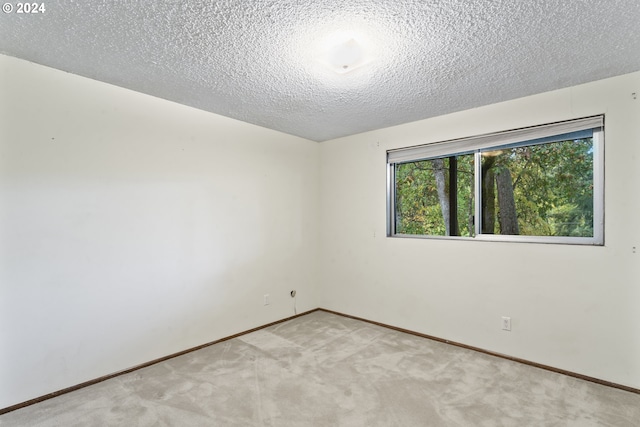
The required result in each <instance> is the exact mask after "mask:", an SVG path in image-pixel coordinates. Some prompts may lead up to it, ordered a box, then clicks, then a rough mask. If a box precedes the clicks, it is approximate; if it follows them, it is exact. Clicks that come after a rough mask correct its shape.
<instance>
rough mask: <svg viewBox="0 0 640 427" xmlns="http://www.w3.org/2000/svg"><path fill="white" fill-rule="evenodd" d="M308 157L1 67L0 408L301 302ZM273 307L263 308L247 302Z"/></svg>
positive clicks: (267, 140)
mask: <svg viewBox="0 0 640 427" xmlns="http://www.w3.org/2000/svg"><path fill="white" fill-rule="evenodd" d="M319 171H320V170H319V146H318V144H316V143H313V142H309V141H306V140H303V139H300V138H296V137H292V136H288V135H285V134H282V133H278V132H274V131H270V130H267V129H263V128H260V127H256V126H253V125H248V124H245V123H242V122H238V121H235V120H231V119H227V118H224V117H220V116H216V115H213V114H209V113H206V112H203V111H199V110H195V109H192V108H188V107H185V106H181V105H178V104H174V103H171V102H168V101H165V100H161V99H157V98H153V97H150V96H145V95H142V94H139V93H135V92H132V91H128V90H125V89H122V88H118V87H115V86H111V85H107V84H104V83H99V82H96V81H93V80H90V79H85V78H82V77H78V76H74V75H71V74H66V73H64V72H61V71H56V70H52V69H49V68H46V67H42V66H38V65H35V64H32V63H28V62H24V61H20V60H17V59H14V58H10V57H6V56H0V408H4V407H7V406H10V405H13V404H16V403H20V402H23V401H25V400H28V399H31V398H35V397H38V396H41V395H44V394H46V393H49V392H52V391H55V390H59V389H61V388H64V387H69V386H72V385H75V384H78V383H80V382H83V381H87V380H90V379H93V378H97V377H99V376H102V375H105V374H109V373H113V372H116V371H119V370H122V369H125V368H128V367H132V366H135V365H137V364H139V363H143V362H147V361H149V360H152V359H154V358H158V357H161V356H165V355H167V354H170V353H173V352H176V351H180V350H184V349H187V348H189V347H192V346H195V345H199V344H203V343H206V342H209V341H212V340H215V339H218V338H221V337H224V336H228V335H231V334H233V333H236V332H239V331H243V330H247V329H250V328H253V327H256V326H259V325H263V324H265V323H268V322H271V321H275V320H278V319H282V318H285V317H288V316H290V315H293V300H292V299H291V298H290V296H289V291H290V290H291V289H297V291H298V293H297V308H298V312H300V311H304V310H309V309H312V308H315V307H317V305H318V304H317V299H316V294H315V291H316V282H317V267H318V265H317V255H318V253H317V252H318V218H319V216H318V201H319V197H318V195H319ZM266 293H269V294H270V295H271V299H272V304H271V305H270V306H267V307H265V306H263V294H266Z"/></svg>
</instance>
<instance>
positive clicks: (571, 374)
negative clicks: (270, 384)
mask: <svg viewBox="0 0 640 427" xmlns="http://www.w3.org/2000/svg"><path fill="white" fill-rule="evenodd" d="M314 311H324V312H326V313H331V314H335V315H337V316H342V317H346V318H349V319H354V320H360V321H362V322H367V323H370V324H372V325H376V326H381V327H383V328H387V329H392V330H394V331H398V332H403V333H406V334H410V335H415V336H417V337H421V338H426V339H430V340H433V341H438V342H441V343H445V344H450V345H453V346H456V347H460V348H464V349H467V350H473V351H477V352H479V353H484V354H488V355H490V356H495V357H499V358H501V359H507V360H511V361H513V362H518V363H522V364H524V365H529V366H533V367H535V368H540V369H544V370H546V371H551V372H555V373H558V374H562V375H567V376H569V377H573V378H578V379H581V380H584V381H589V382H592V383H596V384H600V385H603V386H607V387H612V388H616V389H619V390H624V391H628V392H630V393H635V394H640V389H637V388H633V387H629V386H625V385H622V384H617V383H613V382H610V381H605V380H601V379H598V378H594V377H589V376H587V375H582V374H577V373H575V372H571V371H566V370H564V369H558V368H554V367H552V366H548V365H543V364H540V363H536V362H531V361H529V360H525V359H520V358H518V357H512V356H508V355H505V354H501V353H496V352H494V351H490V350H485V349H482V348H479V347H474V346H470V345H466V344H462V343H459V342H455V341H449V340H446V339H443V338H438V337H435V336H432V335H427V334H422V333H420V332H415V331H411V330H409V329H404V328H399V327H396V326H391V325H387V324H385V323H380V322H376V321H373V320H369V319H364V318H362V317H357V316H351V315H349V314H344V313H340V312H337V311H333V310H328V309H325V308H316V309H313V310H309V311H305V312H304V313H300V314H296V315H295V316H291V317H287V318H285V319H281V320H277V321H275V322H271V323H267V324H266V325H262V326H258V327H256V328H253V329H249V330H247V331H243V332H239V333H237V334H234V335H230V336H228V337H224V338H221V339H218V340H215V341H211V342H208V343H206V344H202V345H199V346H197V347H193V348H189V349H187V350H183V351H179V352H177V353H173V354H170V355H168V356H164V357H161V358H159V359H155V360H152V361H150V362H146V363H142V364H140V365H137V366H134V367H132V368H128V369H125V370H122V371H119V372H115V373H113V374H109V375H105V376H103V377H100V378H96V379H93V380H89V381H86V382H83V383H80V384H77V385H74V386H71V387H67V388H64V389H62V390H58V391H54V392H53V393H49V394H46V395H44V396H40V397H36V398H34V399H30V400H27V401H25V402H22V403H18V404H16V405H12V406H8V407H6V408H2V409H0V415H2V414H6V413H8V412H11V411H15V410H17V409H21V408H25V407H27V406H31V405H35V404H36V403H40V402H44V401H45V400H49V399H52V398H54V397H57V396H60V395H63V394H66V393H71V392H72V391H76V390H80V389H82V388H84V387H88V386H90V385H94V384H98V383H101V382H103V381H106V380H109V379H111V378H115V377H118V376H120V375H124V374H128V373H131V372H134V371H137V370H139V369H142V368H146V367H148V366H151V365H155V364H157V363H161V362H164V361H166V360H169V359H173V358H174V357H178V356H182V355H184V354H187V353H191V352H193V351H196V350H200V349H203V348H205V347H209V346H212V345H214V344H218V343H221V342H224V341H228V340H230V339H233V338H237V337H241V336H242V335H246V334H249V333H251V332H255V331H259V330H261V329H264V328H268V327H269V326H273V325H277V324H279V323H283V322H286V321H289V320H292V319H295V318H297V317H301V316H305V315H307V314H309V313H313V312H314Z"/></svg>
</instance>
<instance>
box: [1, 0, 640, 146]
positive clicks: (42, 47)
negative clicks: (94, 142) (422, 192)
mask: <svg viewBox="0 0 640 427" xmlns="http://www.w3.org/2000/svg"><path fill="white" fill-rule="evenodd" d="M12 3H13V5H14V6H15V5H16V3H15V2H12ZM44 4H45V7H46V11H45V13H44V14H30V15H26V14H17V13H16V10H15V8H14V11H13V12H12V13H0V53H4V54H8V55H11V56H15V57H18V58H22V59H26V60H29V61H32V62H35V63H39V64H44V65H47V66H50V67H54V68H58V69H61V70H64V71H68V72H71V73H75V74H79V75H82V76H86V77H90V78H92V79H96V80H101V81H105V82H108V83H112V84H115V85H118V86H123V87H126V88H130V89H133V90H136V91H140V92H144V93H148V94H151V95H155V96H158V97H161V98H166V99H169V100H172V101H176V102H179V103H183V104H186V105H190V106H193V107H197V108H201V109H203V110H207V111H211V112H214V113H217V114H221V115H224V116H229V117H233V118H236V119H239V120H243V121H246V122H249V123H254V124H257V125H261V126H265V127H268V128H272V129H276V130H279V131H283V132H286V133H290V134H293V135H298V136H302V137H305V138H308V139H312V140H316V141H323V140H327V139H333V138H336V137H341V136H346V135H351V134H355V133H359V132H363V131H368V130H373V129H379V128H382V127H387V126H391V125H396V124H401V123H406V122H410V121H414V120H418V119H424V118H428V117H433V116H437V115H441V114H445V113H449V112H453V111H458V110H463V109H468V108H472V107H477V106H480V105H486V104H490V103H494V102H498V101H504V100H508V99H513V98H517V97H521V96H525V95H530V94H534V93H539V92H544V91H548V90H553V89H558V88H562V87H567V86H571V85H575V84H579V83H584V82H588V81H593V80H598V79H601V78H605V77H611V76H615V75H620V74H624V73H628V72H632V71H638V70H640V31H638V23H639V22H640V1H639V0H527V1H524V0H512V1H508V0H502V1H501V0H431V1H429V0H388V1H380V0H368V1H367V0H351V1H344V0H323V1H318V0H273V1H269V0H255V1H249V0H247V1H240V0H222V1H195V0H194V1H185V0H163V1H151V0H149V1H146V0H94V1H88V0H87V1H74V0H57V1H54V0H46V1H44ZM351 38H353V39H355V41H356V42H357V43H358V46H359V49H361V50H362V51H364V52H365V54H366V58H364V59H366V60H365V61H363V62H365V63H364V65H362V66H361V67H359V68H355V69H353V70H351V71H349V72H347V73H338V72H336V71H334V70H333V69H331V68H330V67H328V66H327V61H326V57H327V55H330V52H329V53H327V51H326V49H327V48H328V47H330V46H331V43H338V42H344V41H347V40H350V39H351ZM329 62H330V61H329Z"/></svg>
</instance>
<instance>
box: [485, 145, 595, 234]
mask: <svg viewBox="0 0 640 427" xmlns="http://www.w3.org/2000/svg"><path fill="white" fill-rule="evenodd" d="M481 171H482V172H481V187H482V198H481V200H482V203H481V204H482V212H481V213H482V233H484V234H503V235H505V234H506V235H524V236H571V237H593V211H594V206H593V138H592V137H586V138H581V139H571V140H565V141H560V142H553V143H547V144H540V145H529V146H526V145H524V146H520V147H515V148H506V149H499V150H493V151H484V152H482V167H481Z"/></svg>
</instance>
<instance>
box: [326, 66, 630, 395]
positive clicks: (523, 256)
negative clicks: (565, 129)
mask: <svg viewBox="0 0 640 427" xmlns="http://www.w3.org/2000/svg"><path fill="white" fill-rule="evenodd" d="M632 92H636V93H638V94H640V73H635V74H630V75H626V76H621V77H618V78H613V79H608V80H603V81H598V82H594V83H590V84H586V85H582V86H578V87H573V88H568V89H564V90H559V91H555V92H550V93H544V94H540V95H536V96H531V97H527V98H523V99H519V100H514V101H509V102H505V103H500V104H496V105H490V106H487V107H483V108H477V109H474V110H469V111H463V112H460V113H455V114H450V115H446V116H442V117H438V118H434V119H430V120H424V121H420V122H415V123H410V124H406V125H402V126H397V127H393V128H388V129H383V130H380V131H375V132H369V133H366V134H360V135H356V136H352V137H348V138H342V139H339V140H334V141H330V142H328V143H324V144H323V145H322V146H321V167H322V184H321V206H322V216H321V220H322V223H323V225H322V228H321V230H322V238H321V245H322V250H321V252H322V259H323V260H322V272H323V273H322V284H321V286H322V292H321V295H320V306H321V307H325V308H328V309H333V310H337V311H340V312H344V313H348V314H351V315H355V316H361V317H364V318H368V319H372V320H376V321H380V322H384V323H387V324H391V325H395V326H398V327H403V328H407V329H411V330H415V331H419V332H422V333H426V334H431V335H434V336H437V337H441V338H444V339H449V340H452V341H457V342H461V343H464V344H468V345H472V346H477V347H481V348H484V349H487V350H492V351H496V352H500V353H503V354H507V355H511V356H515V357H520V358H523V359H527V360H530V361H534V362H538V363H542V364H546V365H550V366H554V367H557V368H561V369H566V370H569V371H573V372H577V373H580V374H583V375H589V376H593V377H597V378H600V379H603V380H608V381H613V382H616V383H620V384H624V385H627V386H631V387H636V388H640V226H639V222H640V221H639V220H638V215H639V213H640V197H639V194H640V193H639V192H638V188H640V168H639V164H638V154H639V149H638V146H639V144H640V99H633V97H632ZM600 113H605V114H606V118H605V121H606V128H605V139H606V184H605V191H606V196H605V204H606V213H605V215H606V220H605V221H606V224H605V227H606V228H605V239H606V244H605V246H604V247H587V246H568V245H543V244H522V243H505V242H495V243H492V242H478V241H446V240H423V239H393V238H387V237H385V221H386V218H385V203H386V194H385V180H386V175H385V174H386V170H385V152H386V150H387V149H391V148H398V147H405V146H411V145H417V144H424V143H429V142H436V141H442V140H448V139H452V138H459V137H467V136H473V135H478V134H483V133H487V132H496V131H501V130H507V129H513V128H518V127H523V126H530V125H536V124H542V123H549V122H555V121H560V120H565V119H571V118H577V117H584V116H589V115H594V114H600ZM378 144H379V146H378ZM634 246H635V247H636V248H638V250H637V251H636V253H634V252H633V250H632V248H633V247H634ZM501 316H511V318H512V328H513V330H512V332H504V331H502V330H501V329H500V317H501Z"/></svg>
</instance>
